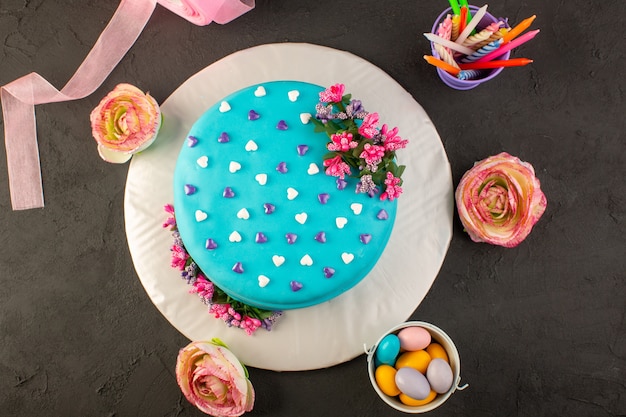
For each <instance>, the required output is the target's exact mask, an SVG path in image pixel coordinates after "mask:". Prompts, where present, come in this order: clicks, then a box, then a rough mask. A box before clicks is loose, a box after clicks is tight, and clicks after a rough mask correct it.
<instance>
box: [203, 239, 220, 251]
mask: <svg viewBox="0 0 626 417" xmlns="http://www.w3.org/2000/svg"><path fill="white" fill-rule="evenodd" d="M205 246H206V248H207V249H208V250H213V249H217V243H216V242H215V241H214V240H213V239H211V238H209V239H207V240H206V245H205Z"/></svg>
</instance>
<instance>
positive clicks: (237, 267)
mask: <svg viewBox="0 0 626 417" xmlns="http://www.w3.org/2000/svg"><path fill="white" fill-rule="evenodd" d="M233 272H236V273H238V274H243V265H242V264H241V262H237V263H236V264H235V265H233Z"/></svg>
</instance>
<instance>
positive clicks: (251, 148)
mask: <svg viewBox="0 0 626 417" xmlns="http://www.w3.org/2000/svg"><path fill="white" fill-rule="evenodd" d="M245 148H246V151H248V152H254V151H256V150H257V149H259V146H258V145H257V144H256V142H255V141H253V140H252V139H250V140H249V141H248V143H246V146H245Z"/></svg>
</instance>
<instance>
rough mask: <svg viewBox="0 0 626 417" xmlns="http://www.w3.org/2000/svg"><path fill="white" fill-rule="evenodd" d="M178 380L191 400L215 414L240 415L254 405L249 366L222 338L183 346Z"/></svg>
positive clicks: (204, 410)
mask: <svg viewBox="0 0 626 417" xmlns="http://www.w3.org/2000/svg"><path fill="white" fill-rule="evenodd" d="M176 381H177V382H178V385H179V386H180V389H181V390H182V392H183V394H184V395H185V397H186V398H187V400H188V401H189V402H190V403H192V404H193V405H195V406H196V407H198V409H200V410H201V411H202V412H204V413H206V414H209V415H211V416H214V417H233V416H240V415H242V414H244V413H245V412H246V411H251V410H252V407H253V405H254V389H253V387H252V383H250V380H248V372H247V370H246V368H245V367H244V366H243V365H242V364H241V363H240V362H239V360H238V359H237V358H236V357H235V355H234V354H233V353H232V352H231V351H230V350H228V348H227V347H226V345H225V344H224V343H223V342H222V341H221V340H219V339H213V340H212V341H210V342H192V343H190V344H189V345H187V346H186V347H184V348H183V349H181V350H180V352H179V354H178V359H177V361H176Z"/></svg>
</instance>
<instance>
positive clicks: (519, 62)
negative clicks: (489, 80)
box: [459, 58, 533, 70]
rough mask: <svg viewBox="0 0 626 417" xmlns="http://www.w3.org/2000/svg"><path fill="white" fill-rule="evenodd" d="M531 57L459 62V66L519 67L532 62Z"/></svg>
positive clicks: (475, 67)
mask: <svg viewBox="0 0 626 417" xmlns="http://www.w3.org/2000/svg"><path fill="white" fill-rule="evenodd" d="M532 62H533V60H532V59H528V58H513V59H501V60H495V61H485V62H479V61H476V62H469V63H467V64H460V65H459V67H460V68H461V69H464V70H473V69H492V68H504V67H507V68H508V67H521V66H524V65H528V64H530V63H532Z"/></svg>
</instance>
